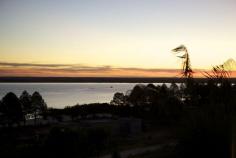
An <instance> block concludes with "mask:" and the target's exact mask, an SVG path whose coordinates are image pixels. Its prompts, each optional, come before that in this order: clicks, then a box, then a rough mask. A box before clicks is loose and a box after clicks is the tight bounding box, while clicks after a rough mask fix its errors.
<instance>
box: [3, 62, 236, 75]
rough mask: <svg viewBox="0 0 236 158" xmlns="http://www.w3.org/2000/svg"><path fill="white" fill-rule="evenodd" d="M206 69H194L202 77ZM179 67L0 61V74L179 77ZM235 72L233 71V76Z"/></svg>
mask: <svg viewBox="0 0 236 158" xmlns="http://www.w3.org/2000/svg"><path fill="white" fill-rule="evenodd" d="M204 71H207V70H203V69H195V74H194V75H195V76H196V77H202V76H203V72H204ZM180 72H181V70H180V69H157V68H136V67H113V66H109V65H104V66H89V65H82V64H35V63H10V62H0V76H45V77H46V76H51V77H54V76H55V77H180V76H181V74H180ZM234 74H235V73H233V76H234Z"/></svg>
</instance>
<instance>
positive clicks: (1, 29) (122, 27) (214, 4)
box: [0, 0, 236, 77]
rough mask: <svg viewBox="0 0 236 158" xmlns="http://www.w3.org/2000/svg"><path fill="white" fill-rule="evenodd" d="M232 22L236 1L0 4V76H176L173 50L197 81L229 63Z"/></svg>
mask: <svg viewBox="0 0 236 158" xmlns="http://www.w3.org/2000/svg"><path fill="white" fill-rule="evenodd" d="M235 19H236V1H235V0H195V1H194V0H0V76H72V77H73V76H76V77H78V76H93V77H94V76H106V77H110V76H116V77H120V76H122V77H124V76H128V77H166V76H168V77H175V76H177V75H178V74H179V70H178V69H180V68H181V61H180V59H178V58H176V56H175V55H174V54H173V53H172V52H171V50H172V49H173V48H175V47H177V46H179V45H180V44H184V45H185V46H186V47H187V48H188V50H189V54H190V58H191V63H192V67H193V69H194V70H195V72H197V73H196V76H201V72H202V71H205V70H208V69H210V68H211V67H212V66H214V65H219V64H223V63H224V62H225V61H226V60H228V59H229V58H232V59H234V60H236V20H235ZM233 69H234V70H236V68H233ZM233 76H235V77H236V73H233Z"/></svg>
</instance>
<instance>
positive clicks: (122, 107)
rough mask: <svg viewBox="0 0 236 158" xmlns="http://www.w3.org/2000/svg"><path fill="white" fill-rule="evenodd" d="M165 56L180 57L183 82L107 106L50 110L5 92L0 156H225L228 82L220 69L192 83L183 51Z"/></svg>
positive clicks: (230, 101) (228, 153)
mask: <svg viewBox="0 0 236 158" xmlns="http://www.w3.org/2000/svg"><path fill="white" fill-rule="evenodd" d="M173 51H174V52H177V53H178V52H179V51H184V54H183V55H181V56H179V57H180V58H181V59H184V60H183V70H182V75H183V79H184V83H182V84H179V85H177V84H176V83H172V84H171V85H170V86H169V87H167V85H166V84H163V85H162V86H156V85H153V84H148V85H147V86H145V85H142V84H138V85H136V86H135V87H134V88H133V89H132V90H130V91H128V92H127V93H126V94H123V93H119V92H117V93H115V94H114V97H113V99H112V101H111V102H110V103H109V104H108V103H103V104H99V103H94V104H88V105H75V106H71V107H65V108H64V109H53V108H47V105H46V103H45V101H44V100H43V98H42V96H41V95H40V94H39V93H38V92H35V93H33V94H32V95H30V94H28V93H27V92H26V91H24V92H23V93H22V95H21V96H20V97H19V98H18V97H17V96H16V95H15V94H14V93H11V92H10V93H8V94H6V96H5V97H3V98H2V100H1V102H0V125H1V128H0V151H1V152H0V156H1V157H48V156H51V157H80V158H88V157H103V156H104V155H108V156H109V155H110V157H113V158H119V157H127V156H128V155H129V157H130V158H154V157H155V158H156V157H160V158H170V157H174V158H199V157H201V158H206V157H207V158H208V157H214V158H228V157H233V156H234V152H235V150H234V147H235V141H236V137H235V124H236V122H235V120H236V118H235V114H236V113H235V112H236V84H235V83H233V82H232V80H229V72H228V71H227V70H225V67H224V66H222V65H220V66H216V67H213V70H212V73H205V75H206V82H195V80H194V78H193V71H192V69H191V65H190V60H189V56H188V52H187V49H186V48H185V47H184V46H180V47H178V48H176V49H174V50H173ZM148 147H150V148H149V149H152V150H151V151H150V150H145V149H147V148H148ZM141 151H143V152H141ZM105 157H106V156H104V158H105Z"/></svg>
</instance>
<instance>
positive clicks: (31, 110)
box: [0, 91, 47, 127]
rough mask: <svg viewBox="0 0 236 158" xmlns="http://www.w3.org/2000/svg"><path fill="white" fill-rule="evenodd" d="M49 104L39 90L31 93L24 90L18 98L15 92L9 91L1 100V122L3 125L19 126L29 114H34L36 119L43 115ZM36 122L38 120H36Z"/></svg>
mask: <svg viewBox="0 0 236 158" xmlns="http://www.w3.org/2000/svg"><path fill="white" fill-rule="evenodd" d="M46 111H47V104H46V103H45V101H44V99H43V97H42V96H41V95H40V93H39V92H34V93H33V94H32V95H30V94H29V93H28V92H27V91H23V92H22V94H21V96H20V97H19V98H18V97H17V96H16V95H15V94H14V93H12V92H9V93H7V94H6V95H5V96H4V97H3V98H2V100H1V101H0V124H1V125H2V126H8V127H9V126H12V125H14V124H17V125H18V126H19V125H20V123H21V122H22V121H23V122H25V121H26V119H27V116H30V115H31V116H33V117H34V120H35V121H36V120H37V118H38V117H39V116H40V115H41V116H43V115H45V114H46ZM35 123H36V122H35Z"/></svg>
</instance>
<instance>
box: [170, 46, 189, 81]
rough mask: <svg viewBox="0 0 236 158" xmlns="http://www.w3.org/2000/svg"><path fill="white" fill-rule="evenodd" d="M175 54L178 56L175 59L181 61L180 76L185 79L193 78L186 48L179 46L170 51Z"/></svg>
mask: <svg viewBox="0 0 236 158" xmlns="http://www.w3.org/2000/svg"><path fill="white" fill-rule="evenodd" d="M172 51H173V52H174V53H175V54H178V55H177V57H178V58H180V59H182V73H181V74H182V75H183V76H184V77H185V78H192V77H193V70H192V68H191V64H190V58H189V53H188V50H187V48H186V47H185V46H184V45H180V46H179V47H177V48H175V49H173V50H172Z"/></svg>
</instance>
